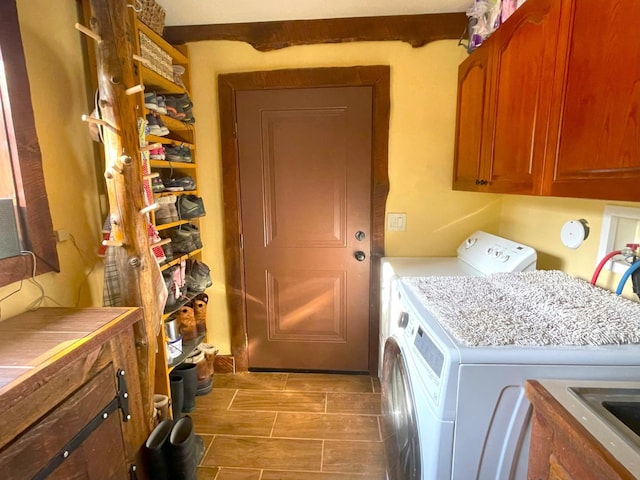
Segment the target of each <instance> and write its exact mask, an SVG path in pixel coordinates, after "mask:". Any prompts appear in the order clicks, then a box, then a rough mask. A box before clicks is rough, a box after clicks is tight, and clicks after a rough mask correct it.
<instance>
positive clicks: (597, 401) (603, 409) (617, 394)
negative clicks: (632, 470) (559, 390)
mask: <svg viewBox="0 0 640 480" xmlns="http://www.w3.org/2000/svg"><path fill="white" fill-rule="evenodd" d="M569 391H570V392H571V393H572V394H574V395H575V396H576V397H578V398H579V399H580V400H581V401H582V402H583V403H585V404H586V405H587V407H588V408H589V409H590V410H591V411H593V412H594V413H595V414H596V415H598V416H599V417H600V418H601V419H602V420H603V421H605V422H606V423H607V424H608V425H609V426H610V427H611V428H612V429H614V430H615V431H617V432H618V434H619V435H620V436H621V437H622V438H624V439H625V440H626V441H627V443H629V444H630V445H631V446H633V447H635V448H636V449H638V450H640V388H638V389H636V388H596V387H569Z"/></svg>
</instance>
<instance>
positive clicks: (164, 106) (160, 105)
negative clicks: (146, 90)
mask: <svg viewBox="0 0 640 480" xmlns="http://www.w3.org/2000/svg"><path fill="white" fill-rule="evenodd" d="M156 101H157V102H158V110H157V111H158V113H161V114H162V115H166V114H167V104H166V102H165V101H164V97H163V96H162V95H156Z"/></svg>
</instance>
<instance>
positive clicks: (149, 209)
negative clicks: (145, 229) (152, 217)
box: [140, 203, 160, 215]
mask: <svg viewBox="0 0 640 480" xmlns="http://www.w3.org/2000/svg"><path fill="white" fill-rule="evenodd" d="M159 208H160V205H158V204H157V203H152V204H151V205H148V206H146V207H144V208H143V209H142V210H140V215H146V214H147V213H149V212H153V211H154V210H158V209H159Z"/></svg>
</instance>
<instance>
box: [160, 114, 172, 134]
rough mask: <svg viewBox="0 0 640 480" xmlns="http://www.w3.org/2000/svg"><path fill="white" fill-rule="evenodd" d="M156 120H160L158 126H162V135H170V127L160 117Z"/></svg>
mask: <svg viewBox="0 0 640 480" xmlns="http://www.w3.org/2000/svg"><path fill="white" fill-rule="evenodd" d="M156 121H157V122H158V127H160V132H162V133H160V136H161V137H164V136H165V135H169V133H171V132H170V131H169V129H168V128H167V127H166V126H165V125H164V122H163V121H162V119H161V118H160V117H156Z"/></svg>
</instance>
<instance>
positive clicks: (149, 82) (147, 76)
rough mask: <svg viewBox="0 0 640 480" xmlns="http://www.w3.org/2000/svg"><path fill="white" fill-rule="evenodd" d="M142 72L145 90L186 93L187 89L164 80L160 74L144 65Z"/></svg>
mask: <svg viewBox="0 0 640 480" xmlns="http://www.w3.org/2000/svg"><path fill="white" fill-rule="evenodd" d="M140 72H141V73H142V81H143V82H144V87H145V90H154V91H156V92H158V93H176V94H182V93H185V89H184V88H183V87H181V86H180V85H177V84H175V83H173V82H172V81H171V80H168V79H166V78H164V77H163V76H162V75H160V74H159V73H156V72H154V71H153V70H151V69H150V68H148V67H145V66H144V65H140Z"/></svg>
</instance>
